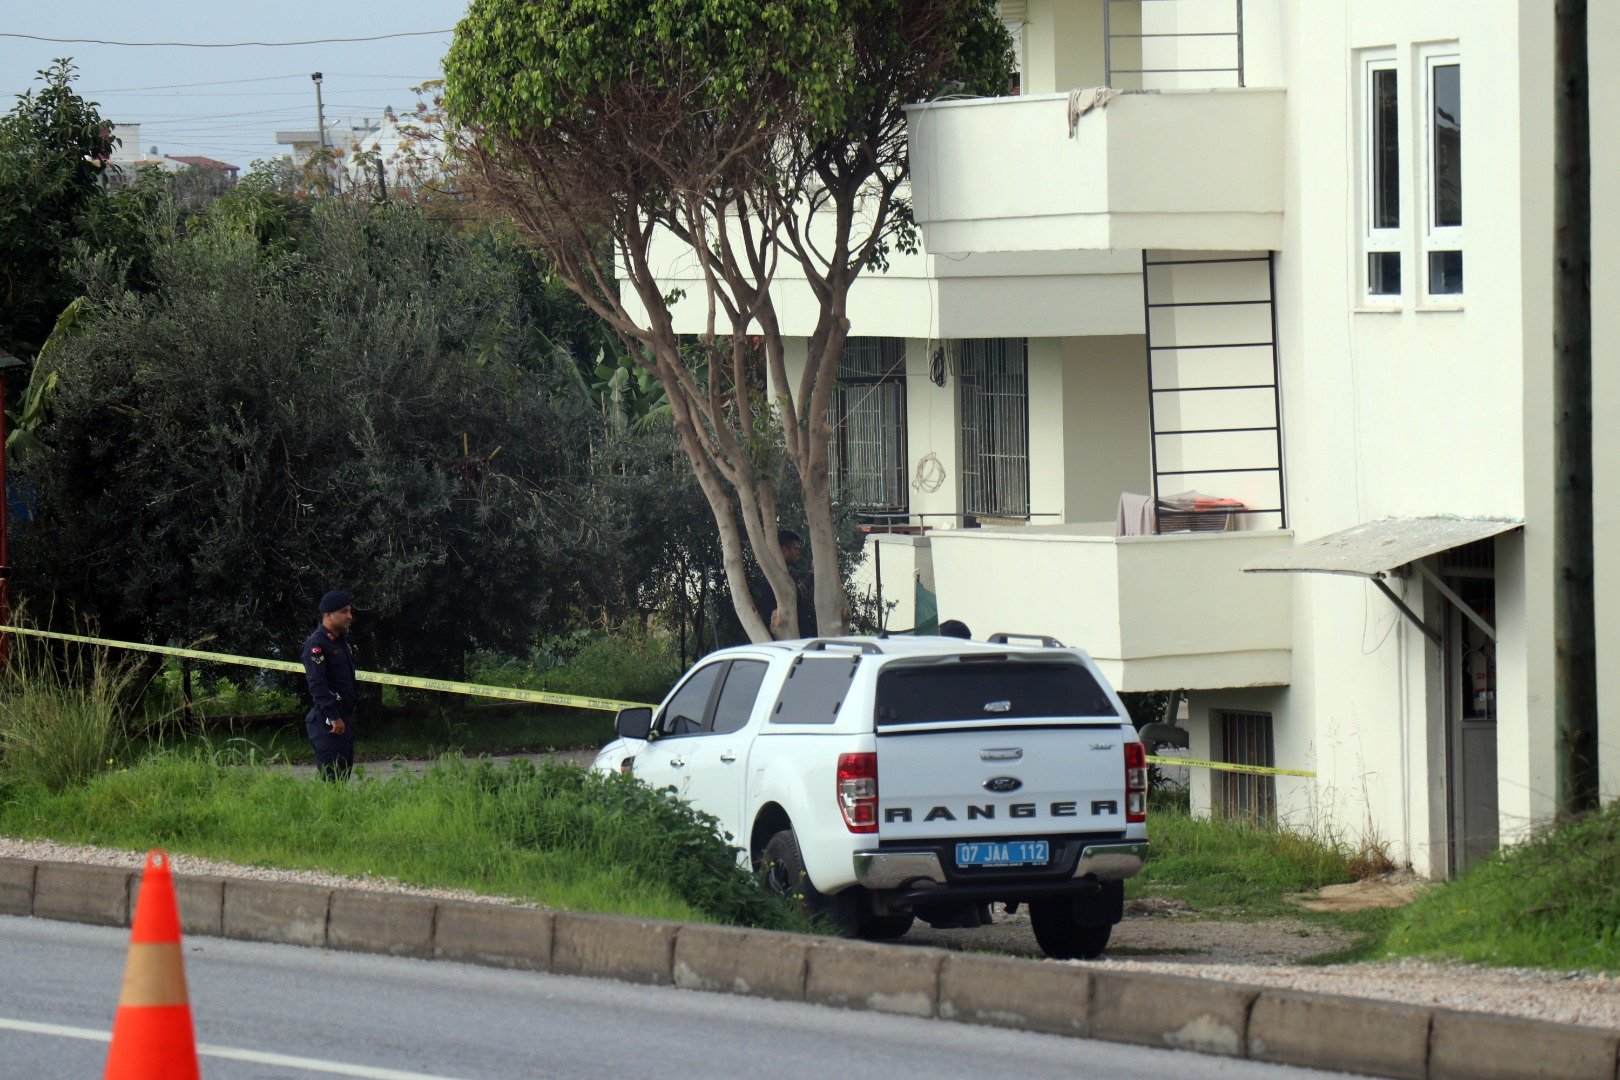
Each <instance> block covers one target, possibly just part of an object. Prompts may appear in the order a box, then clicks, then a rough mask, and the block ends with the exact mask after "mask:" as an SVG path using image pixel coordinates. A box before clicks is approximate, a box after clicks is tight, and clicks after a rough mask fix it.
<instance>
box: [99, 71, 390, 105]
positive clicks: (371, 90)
mask: <svg viewBox="0 0 1620 1080" xmlns="http://www.w3.org/2000/svg"><path fill="white" fill-rule="evenodd" d="M304 78H306V79H307V78H309V76H307V75H306V76H304ZM411 89H412V87H409V86H356V87H351V88H349V89H340V90H328V91H327V93H328V94H380V93H385V92H387V91H390V90H393V91H398V92H400V93H405V92H408V91H409V90H411ZM86 93H88V91H86ZM100 93H102V94H118V93H123V92H122V91H119V90H102V91H100ZM123 96H125V97H151V98H162V99H163V100H164V101H191V100H194V99H197V98H218V97H308V96H309V91H308V90H215V91H212V92H210V93H205V94H197V93H192V94H128V93H125V94H124V95H123Z"/></svg>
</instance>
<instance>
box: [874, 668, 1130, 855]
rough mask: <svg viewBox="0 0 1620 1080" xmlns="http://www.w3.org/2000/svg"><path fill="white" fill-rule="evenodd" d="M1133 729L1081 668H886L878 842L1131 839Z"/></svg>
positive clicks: (879, 727)
mask: <svg viewBox="0 0 1620 1080" xmlns="http://www.w3.org/2000/svg"><path fill="white" fill-rule="evenodd" d="M1128 724H1129V721H1128V720H1126V719H1124V718H1123V717H1122V716H1121V715H1120V711H1119V709H1118V707H1117V706H1116V705H1115V704H1114V700H1113V699H1112V698H1111V697H1110V696H1109V694H1108V693H1107V692H1106V691H1105V690H1104V689H1103V688H1102V686H1101V685H1099V683H1098V681H1097V679H1096V678H1095V677H1094V676H1093V675H1092V674H1091V672H1090V670H1089V669H1087V668H1086V667H1085V665H1084V664H1082V663H1080V662H1079V661H1078V660H1077V659H1076V660H1068V659H1061V658H1057V657H1053V658H1051V659H1047V658H1045V657H1037V658H1034V659H1030V658H1027V657H1020V656H1017V655H1000V656H998V655H991V656H988V657H973V658H962V659H960V660H958V661H956V662H944V663H940V662H934V663H919V664H912V665H891V666H889V667H886V668H884V669H883V671H882V672H881V673H880V674H879V676H878V685H877V703H876V716H875V732H876V735H877V763H878V835H879V837H880V838H881V839H882V840H884V841H888V840H912V839H925V838H936V837H949V836H957V837H963V836H965V837H975V836H985V837H1007V836H1028V837H1034V838H1039V837H1042V836H1049V835H1053V834H1056V833H1075V832H1102V831H1114V830H1119V829H1123V828H1124V827H1125V748H1124V744H1125V740H1126V738H1127V737H1128V728H1127V727H1126V725H1128Z"/></svg>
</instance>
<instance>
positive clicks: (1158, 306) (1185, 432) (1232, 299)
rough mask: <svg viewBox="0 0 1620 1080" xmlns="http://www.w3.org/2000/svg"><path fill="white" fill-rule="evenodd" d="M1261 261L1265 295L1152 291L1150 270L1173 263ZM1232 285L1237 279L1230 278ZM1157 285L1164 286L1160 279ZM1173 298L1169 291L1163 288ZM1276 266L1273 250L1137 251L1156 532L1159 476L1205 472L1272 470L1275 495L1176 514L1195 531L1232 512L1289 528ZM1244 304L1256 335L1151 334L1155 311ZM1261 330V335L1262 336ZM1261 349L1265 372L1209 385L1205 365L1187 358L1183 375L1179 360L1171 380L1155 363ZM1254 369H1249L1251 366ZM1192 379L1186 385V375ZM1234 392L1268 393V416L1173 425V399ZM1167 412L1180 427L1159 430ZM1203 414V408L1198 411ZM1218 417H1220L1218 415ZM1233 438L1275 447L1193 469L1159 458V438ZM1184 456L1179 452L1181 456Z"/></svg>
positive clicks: (1230, 474)
mask: <svg viewBox="0 0 1620 1080" xmlns="http://www.w3.org/2000/svg"><path fill="white" fill-rule="evenodd" d="M1262 263H1263V264H1264V267H1265V269H1264V273H1263V276H1261V275H1257V276H1259V282H1260V286H1261V287H1263V289H1264V292H1263V294H1260V295H1254V294H1249V295H1244V294H1242V292H1241V289H1240V291H1239V293H1238V294H1235V295H1234V294H1220V295H1219V296H1214V295H1211V296H1209V298H1206V299H1199V300H1173V299H1172V300H1161V299H1159V298H1158V296H1157V293H1158V291H1159V290H1158V289H1155V280H1156V275H1155V273H1154V271H1155V269H1158V268H1169V269H1171V270H1173V269H1174V268H1176V267H1184V266H1185V267H1192V268H1196V269H1209V268H1214V267H1234V266H1241V265H1246V264H1249V265H1255V266H1258V264H1262ZM1230 284H1234V285H1237V284H1240V282H1238V281H1235V280H1234V281H1232V282H1230ZM1160 288H1165V286H1164V285H1163V284H1162V283H1161V285H1160ZM1166 291H1168V292H1170V293H1171V295H1174V290H1173V289H1167V290H1166ZM1276 295H1277V285H1276V263H1275V260H1274V257H1273V254H1272V253H1271V252H1269V251H1268V252H1264V253H1258V254H1248V255H1244V254H1236V255H1227V256H1220V255H1211V256H1210V257H1194V258H1169V259H1164V258H1159V259H1155V258H1153V257H1152V256H1151V254H1150V253H1149V252H1147V251H1143V252H1142V303H1143V309H1144V310H1143V313H1144V317H1145V323H1144V327H1145V332H1144V341H1145V344H1146V347H1147V360H1148V429H1149V447H1150V453H1151V459H1152V469H1153V506H1154V510H1155V514H1154V521H1155V525H1154V531H1155V532H1162V531H1164V529H1163V524H1164V523H1163V520H1162V516H1161V512H1162V511H1163V510H1165V509H1166V507H1165V506H1164V504H1163V499H1164V496H1165V494H1166V492H1165V491H1164V486H1165V485H1164V480H1165V478H1166V477H1176V478H1178V480H1177V481H1176V483H1177V485H1178V486H1179V484H1181V483H1186V482H1189V481H1190V480H1192V479H1193V478H1196V477H1199V476H1204V477H1210V476H1220V477H1225V478H1228V479H1231V478H1234V477H1237V476H1242V475H1250V474H1267V473H1270V474H1274V475H1275V483H1276V487H1275V490H1274V492H1273V494H1274V495H1275V496H1276V503H1275V505H1265V504H1262V505H1259V506H1254V505H1248V506H1244V507H1242V508H1241V509H1239V508H1232V509H1225V508H1218V509H1210V510H1198V509H1192V510H1187V511H1184V512H1181V516H1182V517H1184V518H1186V519H1187V520H1188V521H1190V522H1191V527H1192V528H1193V529H1194V531H1202V530H1200V528H1199V521H1198V519H1199V517H1200V516H1208V517H1209V518H1210V519H1211V520H1212V521H1214V522H1219V527H1220V528H1222V529H1224V527H1225V522H1226V519H1228V518H1230V517H1231V516H1233V515H1254V516H1260V515H1276V518H1277V526H1278V527H1279V528H1287V527H1288V504H1287V481H1286V477H1285V474H1284V462H1283V432H1282V372H1281V359H1280V357H1279V356H1278V352H1277V305H1276ZM1234 308H1242V309H1246V310H1249V311H1253V312H1256V314H1257V315H1258V316H1259V317H1258V318H1250V319H1248V320H1247V323H1248V324H1250V326H1251V327H1252V326H1253V324H1258V326H1259V327H1260V328H1261V329H1260V330H1259V332H1239V333H1237V335H1236V338H1235V339H1234V338H1233V337H1232V336H1229V335H1231V334H1232V332H1233V331H1232V330H1231V329H1228V330H1226V332H1224V333H1222V332H1218V331H1217V332H1214V333H1212V334H1206V335H1200V336H1198V340H1195V341H1187V340H1183V336H1182V334H1181V333H1180V332H1179V330H1172V332H1171V334H1170V340H1169V341H1166V340H1164V337H1163V336H1162V335H1155V333H1154V325H1155V323H1156V322H1157V321H1159V316H1158V315H1157V314H1156V313H1159V312H1163V313H1166V314H1172V315H1173V314H1174V313H1175V312H1177V311H1186V310H1193V309H1206V310H1207V309H1227V310H1231V309H1234ZM1261 334H1264V337H1261ZM1256 353H1259V354H1261V355H1263V356H1264V357H1265V361H1266V362H1265V365H1264V368H1263V370H1264V374H1263V375H1258V374H1257V375H1251V376H1249V377H1248V378H1244V379H1239V380H1237V381H1233V380H1232V378H1231V377H1226V378H1219V377H1217V378H1216V379H1215V380H1214V381H1213V382H1212V381H1209V379H1208V378H1207V377H1205V376H1203V375H1201V374H1200V373H1199V369H1201V368H1202V367H1203V366H1204V365H1202V364H1196V363H1189V364H1188V367H1189V368H1190V369H1192V370H1191V371H1190V372H1189V373H1187V374H1184V373H1183V372H1182V370H1181V366H1180V364H1179V362H1178V364H1177V365H1176V370H1175V374H1174V377H1170V376H1169V374H1168V372H1164V371H1161V360H1162V359H1164V357H1165V354H1171V355H1173V356H1174V357H1175V358H1176V359H1177V360H1178V361H1179V360H1180V358H1181V355H1182V354H1187V355H1188V356H1197V357H1201V358H1206V359H1219V358H1221V357H1228V358H1229V357H1232V356H1233V355H1234V354H1248V355H1250V356H1253V355H1254V354H1256ZM1249 370H1252V366H1251V367H1250V368H1249ZM1188 374H1190V375H1191V376H1192V378H1191V380H1190V384H1189V379H1188V377H1187V375H1188ZM1233 393H1244V394H1256V393H1258V394H1262V395H1264V396H1265V397H1266V399H1267V401H1266V404H1267V406H1268V407H1267V409H1266V415H1264V416H1257V415H1255V414H1254V409H1253V408H1252V403H1251V408H1250V409H1249V410H1248V413H1247V414H1246V415H1244V414H1240V415H1241V419H1242V422H1239V423H1212V422H1200V423H1198V424H1196V425H1195V426H1193V427H1187V426H1185V425H1184V424H1181V423H1179V418H1180V413H1181V411H1182V410H1181V409H1179V408H1175V409H1171V408H1169V407H1168V406H1170V405H1171V403H1173V402H1176V401H1178V400H1180V401H1185V400H1186V399H1187V398H1189V397H1194V396H1197V397H1207V396H1209V395H1223V396H1224V395H1228V394H1233ZM1167 413H1170V414H1171V415H1173V416H1175V417H1176V418H1177V420H1178V426H1176V427H1171V428H1165V427H1161V426H1160V424H1161V423H1162V422H1163V421H1164V420H1165V418H1166V414H1167ZM1200 415H1204V413H1202V412H1201V413H1200ZM1217 415H1224V412H1223V413H1218V414H1217ZM1232 435H1259V436H1264V437H1266V441H1267V442H1268V443H1269V444H1271V445H1272V446H1274V447H1275V450H1274V455H1275V456H1274V457H1271V459H1270V460H1263V459H1262V460H1259V461H1258V462H1257V461H1255V460H1239V461H1235V462H1226V461H1222V462H1220V464H1212V463H1210V462H1202V463H1201V464H1200V465H1199V467H1197V468H1189V467H1188V466H1186V464H1185V463H1181V464H1178V465H1175V466H1173V467H1167V466H1166V465H1165V463H1164V461H1163V460H1162V458H1161V455H1160V450H1159V440H1160V439H1179V440H1181V441H1182V445H1183V448H1185V447H1187V446H1190V445H1192V443H1193V442H1198V441H1207V440H1216V441H1220V440H1223V439H1225V438H1226V437H1229V436H1232ZM1183 456H1185V455H1183Z"/></svg>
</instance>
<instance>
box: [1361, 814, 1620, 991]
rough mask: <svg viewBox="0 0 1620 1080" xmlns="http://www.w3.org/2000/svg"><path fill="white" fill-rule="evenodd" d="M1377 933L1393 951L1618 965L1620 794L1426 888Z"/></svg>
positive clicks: (1471, 959)
mask: <svg viewBox="0 0 1620 1080" xmlns="http://www.w3.org/2000/svg"><path fill="white" fill-rule="evenodd" d="M1384 941H1385V947H1386V949H1387V952H1388V955H1391V956H1423V957H1429V958H1431V959H1436V960H1460V961H1464V962H1467V963H1474V964H1508V965H1524V966H1529V967H1551V968H1560V969H1566V970H1567V969H1575V968H1583V969H1590V970H1596V971H1611V972H1620V803H1615V802H1611V803H1610V804H1609V805H1608V806H1606V807H1604V808H1603V809H1602V810H1600V811H1598V812H1596V813H1593V814H1589V815H1587V816H1585V817H1583V818H1580V819H1578V820H1576V821H1574V822H1571V823H1570V824H1568V825H1566V826H1564V827H1563V828H1560V829H1556V830H1550V831H1548V832H1546V833H1543V834H1542V835H1540V836H1537V837H1535V838H1534V839H1531V840H1529V841H1527V842H1525V843H1523V844H1519V845H1516V846H1514V847H1507V848H1503V849H1502V850H1501V851H1500V852H1498V853H1497V854H1496V855H1494V856H1492V857H1491V858H1490V859H1489V860H1488V861H1487V862H1485V863H1483V864H1481V865H1480V866H1478V867H1475V868H1474V869H1471V870H1469V871H1468V872H1467V873H1466V874H1464V875H1463V876H1462V877H1460V878H1458V879H1457V880H1456V881H1453V882H1450V883H1449V884H1444V885H1436V886H1434V887H1433V888H1431V889H1428V890H1426V891H1425V892H1423V893H1422V894H1421V895H1420V896H1419V897H1418V899H1417V900H1416V901H1414V902H1413V903H1412V904H1411V905H1410V906H1408V907H1406V908H1404V909H1402V910H1401V911H1400V912H1399V913H1397V914H1396V916H1395V918H1394V920H1393V921H1392V922H1391V925H1390V927H1389V930H1388V932H1387V933H1386V935H1385V938H1384Z"/></svg>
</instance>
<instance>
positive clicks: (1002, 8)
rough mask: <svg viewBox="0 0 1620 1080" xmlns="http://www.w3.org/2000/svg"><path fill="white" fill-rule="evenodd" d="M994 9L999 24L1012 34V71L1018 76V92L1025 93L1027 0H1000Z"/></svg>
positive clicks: (1027, 88) (1026, 91)
mask: <svg viewBox="0 0 1620 1080" xmlns="http://www.w3.org/2000/svg"><path fill="white" fill-rule="evenodd" d="M996 9H997V14H998V15H999V16H1000V18H1001V25H1003V26H1005V27H1006V28H1007V33H1009V34H1011V35H1012V39H1013V72H1014V73H1015V74H1016V75H1017V76H1018V93H1019V94H1027V93H1029V87H1028V86H1027V85H1026V84H1025V80H1024V74H1025V71H1026V70H1027V68H1028V66H1029V65H1028V64H1027V63H1026V62H1025V58H1024V48H1025V46H1024V27H1025V26H1027V25H1029V4H1028V2H1027V0H1001V2H1000V3H998V4H997V5H996Z"/></svg>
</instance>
